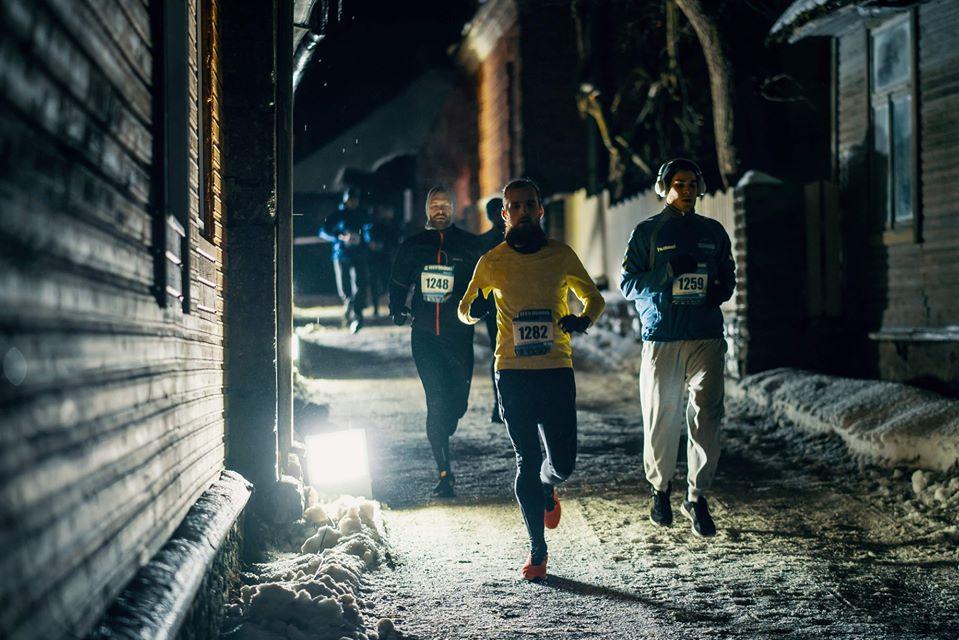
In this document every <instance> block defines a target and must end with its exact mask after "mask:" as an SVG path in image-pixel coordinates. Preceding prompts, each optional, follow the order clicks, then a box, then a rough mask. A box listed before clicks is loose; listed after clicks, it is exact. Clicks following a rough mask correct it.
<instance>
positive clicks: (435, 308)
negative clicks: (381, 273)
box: [390, 225, 483, 336]
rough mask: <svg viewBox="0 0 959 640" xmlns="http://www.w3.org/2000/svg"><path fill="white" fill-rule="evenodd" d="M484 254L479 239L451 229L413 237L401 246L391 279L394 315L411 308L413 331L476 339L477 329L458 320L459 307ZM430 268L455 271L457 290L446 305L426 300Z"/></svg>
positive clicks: (454, 280)
mask: <svg viewBox="0 0 959 640" xmlns="http://www.w3.org/2000/svg"><path fill="white" fill-rule="evenodd" d="M482 254H483V247H482V246H481V243H480V239H479V236H476V235H474V234H472V233H470V232H469V231H463V230H462V229H460V228H459V227H456V226H454V225H450V226H449V227H447V228H446V229H443V230H442V231H437V230H435V229H426V230H425V231H421V232H420V233H417V234H415V235H412V236H410V237H409V238H407V239H406V240H404V241H403V244H401V245H400V248H399V251H398V252H397V253H396V259H395V260H394V262H393V272H392V276H391V278H390V313H391V314H393V315H395V314H397V313H399V312H401V311H402V310H403V309H405V308H407V298H408V296H409V295H410V289H412V301H411V302H410V304H409V309H410V312H411V314H412V316H413V328H414V329H417V330H420V331H428V332H429V333H432V334H434V335H438V336H441V335H464V336H465V335H472V333H473V327H471V326H468V325H464V324H463V323H462V322H460V321H459V318H457V316H456V306H457V305H458V304H459V301H460V299H461V298H462V297H463V294H464V293H465V292H466V286H467V285H468V284H469V281H470V278H472V277H473V270H474V269H475V268H476V262H477V261H478V260H479V257H480V256H481V255H482ZM430 265H442V266H450V267H452V268H453V286H452V290H451V291H450V294H449V296H447V297H446V299H445V300H444V301H443V302H430V301H427V300H426V299H425V298H424V295H423V292H422V288H421V283H422V277H423V276H422V274H423V270H424V269H425V268H426V267H427V266H430Z"/></svg>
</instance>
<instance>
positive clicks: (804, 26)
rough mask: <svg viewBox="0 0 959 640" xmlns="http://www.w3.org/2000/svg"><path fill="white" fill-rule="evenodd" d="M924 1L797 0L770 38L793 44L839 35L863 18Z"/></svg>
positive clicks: (772, 31) (775, 26) (782, 17)
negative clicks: (804, 39)
mask: <svg viewBox="0 0 959 640" xmlns="http://www.w3.org/2000/svg"><path fill="white" fill-rule="evenodd" d="M922 1H923V0H796V1H795V2H793V3H792V4H791V5H790V6H789V8H788V9H786V10H785V11H784V12H783V14H782V15H781V16H779V19H778V20H776V23H775V24H774V25H773V27H772V29H770V30H769V37H770V39H772V40H775V41H782V40H786V41H788V42H790V43H793V42H796V41H797V40H802V39H803V38H807V37H811V36H835V35H838V34H840V33H842V32H843V31H845V30H846V29H848V28H849V27H851V26H853V25H855V24H859V23H860V22H862V20H864V19H866V18H869V17H872V16H877V15H882V14H884V13H894V12H897V11H902V10H903V9H905V8H908V7H911V6H913V5H917V4H920V3H921V2H922Z"/></svg>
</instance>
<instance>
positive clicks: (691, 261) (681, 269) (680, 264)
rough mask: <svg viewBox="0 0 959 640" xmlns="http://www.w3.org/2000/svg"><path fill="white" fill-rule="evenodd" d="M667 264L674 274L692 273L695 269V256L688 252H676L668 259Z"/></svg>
mask: <svg viewBox="0 0 959 640" xmlns="http://www.w3.org/2000/svg"><path fill="white" fill-rule="evenodd" d="M669 266H670V267H672V269H673V275H674V276H680V275H682V274H684V273H692V272H693V271H695V270H696V258H694V257H692V256H691V255H689V254H688V253H677V254H676V255H674V256H673V257H672V258H670V259H669Z"/></svg>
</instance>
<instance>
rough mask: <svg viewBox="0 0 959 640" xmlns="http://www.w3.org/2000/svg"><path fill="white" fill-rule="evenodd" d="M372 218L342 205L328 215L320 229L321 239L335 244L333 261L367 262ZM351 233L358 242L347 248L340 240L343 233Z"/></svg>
mask: <svg viewBox="0 0 959 640" xmlns="http://www.w3.org/2000/svg"><path fill="white" fill-rule="evenodd" d="M371 226H372V222H371V221H370V217H369V216H368V215H367V214H366V213H364V212H363V211H360V210H359V209H347V208H346V207H344V206H343V205H342V204H341V205H340V207H339V208H338V209H337V210H336V211H334V212H333V213H331V214H330V215H328V216H327V217H326V220H324V221H323V226H322V227H320V234H319V235H320V237H321V238H323V239H324V240H328V241H329V242H332V243H333V260H335V261H337V262H350V261H356V260H366V259H367V256H368V253H369V242H370V227H371ZM347 232H351V233H353V234H355V236H356V242H355V244H353V245H350V246H347V244H346V243H345V242H343V241H342V240H340V234H341V233H347Z"/></svg>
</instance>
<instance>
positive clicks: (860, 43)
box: [836, 27, 885, 333]
mask: <svg viewBox="0 0 959 640" xmlns="http://www.w3.org/2000/svg"><path fill="white" fill-rule="evenodd" d="M867 42H868V38H867V34H866V29H865V28H864V27H862V28H857V29H854V30H852V31H849V32H847V33H845V34H844V35H842V36H841V37H839V46H838V56H839V64H838V70H837V73H838V78H837V84H838V110H839V118H838V132H837V136H836V137H837V143H838V144H837V146H838V152H839V158H838V161H839V162H838V164H839V185H840V206H841V208H842V212H843V223H842V230H843V237H844V238H845V240H846V242H845V247H844V250H845V257H846V260H845V268H846V271H845V282H844V297H845V299H846V301H847V302H848V304H847V305H846V309H848V310H849V315H848V317H847V322H848V323H849V324H850V325H851V326H852V327H857V330H858V331H860V332H861V333H865V331H867V330H870V329H874V328H876V327H877V326H878V325H879V316H880V314H881V313H882V309H883V307H884V305H885V297H884V292H883V285H882V283H880V282H875V281H874V280H872V279H870V278H871V277H872V276H875V275H877V274H879V273H884V272H885V264H884V253H885V249H884V247H883V246H882V231H883V227H882V222H881V221H876V220H870V218H869V203H868V186H869V176H868V169H869V164H868V158H869V94H868V91H869V83H868V79H867V77H866V67H867V52H866V48H867ZM883 279H884V277H883Z"/></svg>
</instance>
